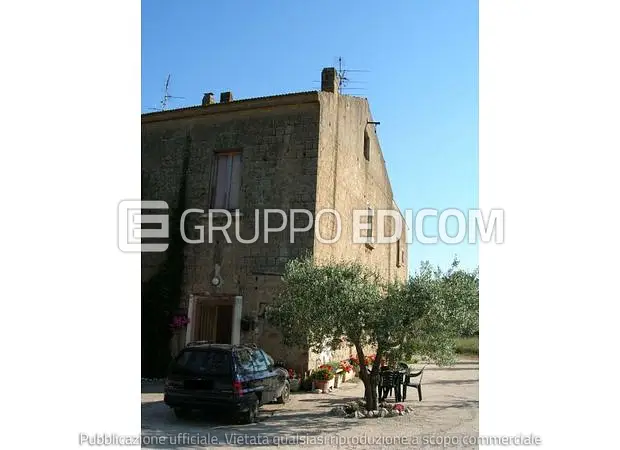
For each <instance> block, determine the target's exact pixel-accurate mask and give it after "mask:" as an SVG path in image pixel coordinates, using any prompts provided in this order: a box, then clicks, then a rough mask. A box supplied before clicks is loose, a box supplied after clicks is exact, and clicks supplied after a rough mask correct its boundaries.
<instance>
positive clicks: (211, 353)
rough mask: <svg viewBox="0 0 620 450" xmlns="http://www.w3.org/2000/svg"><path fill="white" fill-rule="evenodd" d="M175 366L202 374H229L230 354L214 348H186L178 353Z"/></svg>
mask: <svg viewBox="0 0 620 450" xmlns="http://www.w3.org/2000/svg"><path fill="white" fill-rule="evenodd" d="M175 366H176V368H177V371H178V369H181V371H185V372H190V373H195V374H203V375H229V374H230V373H231V370H230V369H231V367H230V354H229V353H228V352H222V351H216V350H187V351H185V352H183V353H181V354H180V355H179V357H178V358H177V359H176V361H175Z"/></svg>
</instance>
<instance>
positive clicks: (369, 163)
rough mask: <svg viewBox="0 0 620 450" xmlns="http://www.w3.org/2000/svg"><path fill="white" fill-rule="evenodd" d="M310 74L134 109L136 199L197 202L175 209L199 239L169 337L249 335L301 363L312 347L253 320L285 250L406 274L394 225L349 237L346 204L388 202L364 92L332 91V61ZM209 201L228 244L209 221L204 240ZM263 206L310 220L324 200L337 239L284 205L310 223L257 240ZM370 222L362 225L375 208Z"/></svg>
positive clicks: (150, 263)
mask: <svg viewBox="0 0 620 450" xmlns="http://www.w3.org/2000/svg"><path fill="white" fill-rule="evenodd" d="M321 80H322V81H321V90H320V91H318V92H317V91H314V92H300V93H291V94H284V95H275V96H270V97H262V98H252V99H244V100H233V98H232V94H231V93H230V92H225V93H222V94H221V96H220V101H219V102H215V101H214V99H213V95H212V94H205V95H204V98H203V101H202V104H201V105H200V106H195V107H189V108H182V109H176V110H168V111H161V112H154V113H149V114H143V115H142V199H143V200H164V201H166V202H167V203H168V205H169V207H170V210H171V211H173V210H175V209H178V208H179V207H180V203H182V204H183V206H184V208H185V209H186V210H187V209H188V208H194V209H198V210H203V211H204V214H201V213H200V212H192V213H188V214H187V215H186V224H185V228H186V229H187V230H188V232H187V236H188V238H190V239H196V238H198V237H199V231H198V230H197V228H196V227H200V226H204V230H205V231H204V243H200V244H187V245H185V247H184V250H182V251H183V258H184V265H183V267H184V269H183V282H182V286H181V299H180V302H179V303H180V306H181V308H185V310H186V311H187V312H188V315H189V316H190V321H191V322H190V325H189V326H188V327H187V330H186V331H185V332H184V335H183V336H181V337H180V342H179V343H178V345H183V344H184V342H185V341H187V340H213V341H218V342H231V341H232V342H233V343H236V342H239V341H240V342H254V343H256V344H258V345H260V346H262V347H263V348H264V349H265V350H266V351H267V352H269V353H270V354H272V356H273V357H274V358H276V359H280V360H286V361H287V362H288V364H289V366H293V367H296V368H298V370H306V369H308V368H313V367H314V366H315V365H316V364H318V362H319V361H318V358H319V355H314V354H312V353H309V352H304V351H303V350H302V351H300V350H294V349H287V348H285V347H284V346H283V345H282V344H281V343H280V336H279V334H278V332H277V330H274V329H271V328H270V327H269V325H268V324H266V323H265V321H264V320H263V318H264V309H265V306H266V305H267V304H269V302H270V301H271V300H272V298H273V296H274V293H275V291H276V289H277V287H278V285H279V284H280V283H281V274H282V271H283V269H284V265H285V264H286V262H287V261H288V260H289V259H291V258H296V257H299V256H301V255H303V254H310V255H313V257H314V258H316V259H317V260H324V259H328V258H336V259H357V260H359V261H361V262H363V263H364V264H367V265H369V266H372V267H374V268H375V269H377V270H379V271H380V272H381V273H382V274H383V276H384V277H385V278H389V279H393V278H399V279H404V278H405V277H406V275H407V273H408V270H407V246H406V245H405V229H404V227H403V229H402V230H400V233H396V234H397V235H400V239H399V240H398V241H397V242H395V243H391V244H375V245H372V244H368V243H353V239H352V235H353V223H354V213H353V211H354V210H367V211H371V212H372V211H375V210H377V211H378V210H393V211H396V212H397V213H398V214H400V211H399V210H398V207H397V206H396V204H395V202H394V199H393V195H392V189H391V186H390V181H389V178H388V174H387V170H386V167H385V162H384V159H383V155H382V152H381V148H380V145H379V141H378V139H377V135H376V132H375V127H376V126H377V124H376V123H374V122H373V118H372V116H371V113H370V109H369V105H368V101H367V100H366V99H365V98H359V97H354V96H349V95H342V94H340V93H339V79H338V75H337V72H336V70H335V69H333V68H326V69H323V71H322V78H321ZM183 186H184V189H182V187H183ZM181 192H183V194H182V196H183V199H182V202H181V200H180V199H179V193H181ZM213 209H225V210H230V211H233V212H232V214H231V215H230V218H231V223H230V228H229V231H228V235H229V237H230V240H231V242H230V243H229V242H227V239H226V236H225V235H224V233H223V232H221V231H216V232H214V233H213V238H212V239H210V236H209V230H208V224H209V222H208V219H209V216H208V211H209V210H213ZM266 209H279V210H283V211H285V212H286V215H287V219H290V218H291V216H290V215H289V211H291V210H293V209H303V210H307V211H309V212H310V213H311V214H312V216H313V217H315V218H316V215H317V213H319V211H322V210H326V209H331V210H335V211H337V212H338V213H339V216H340V220H341V237H340V239H339V240H338V241H337V242H334V243H331V244H329V243H323V242H320V241H319V239H318V238H317V233H316V231H317V230H316V227H315V226H314V225H312V224H311V223H310V222H309V217H308V216H307V215H306V214H296V215H295V219H294V223H295V226H296V227H297V228H298V229H299V228H304V227H307V226H310V225H312V227H311V228H310V229H308V230H307V231H305V232H299V233H296V234H295V239H294V242H292V240H291V238H290V224H289V226H287V227H286V229H285V230H283V231H281V232H274V233H271V234H269V237H268V239H269V240H268V242H267V243H266V242H265V240H264V237H263V231H262V230H263V226H264V222H263V219H264V214H263V212H264V211H265V210H266ZM256 211H259V212H260V213H259V216H258V219H259V222H258V223H257V221H256V219H257V217H256V216H255V214H256ZM214 217H215V218H214V219H213V220H215V222H214V223H215V224H216V225H226V224H227V223H228V217H226V216H224V215H222V213H219V214H214ZM370 220H371V221H372V225H371V226H372V231H371V233H373V234H374V233H375V232H376V231H375V230H376V228H377V226H378V224H377V223H376V216H371V219H370ZM362 221H363V220H362ZM268 222H269V223H268V224H269V226H271V227H274V228H276V227H278V226H281V225H282V224H283V218H282V217H281V216H279V215H278V214H270V215H269V221H268ZM289 222H290V220H289ZM335 223H336V218H335V216H334V214H333V213H325V214H323V215H322V216H321V219H320V221H318V228H319V231H320V232H321V236H323V237H324V239H329V238H331V237H334V234H335V232H336V231H337V230H336V226H335ZM256 226H258V227H259V228H260V230H261V231H260V238H259V239H258V240H257V241H256V242H254V243H251V244H247V243H241V242H239V241H238V239H237V238H236V235H239V236H241V237H242V238H244V239H251V238H252V237H253V236H255V233H256V228H255V227H256ZM390 227H394V222H392V221H390V220H388V221H387V222H386V229H387V230H388V231H390ZM237 230H238V233H237V234H235V233H236V232H237ZM392 231H394V230H392ZM387 234H389V233H387ZM209 241H210V242H209ZM166 257H170V255H169V254H166V253H143V254H142V282H143V286H144V283H146V282H148V280H149V279H150V278H151V277H152V276H153V275H154V274H155V273H157V271H158V270H160V269H161V266H162V264H163V263H164V260H165V258H166ZM143 325H144V324H143ZM349 351H350V349H349V348H346V349H342V350H340V351H339V352H337V353H338V355H337V356H342V357H347V356H349Z"/></svg>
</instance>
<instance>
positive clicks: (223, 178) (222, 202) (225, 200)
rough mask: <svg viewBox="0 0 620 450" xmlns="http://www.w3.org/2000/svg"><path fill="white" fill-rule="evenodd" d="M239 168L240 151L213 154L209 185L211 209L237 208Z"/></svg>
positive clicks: (240, 160) (240, 165)
mask: <svg viewBox="0 0 620 450" xmlns="http://www.w3.org/2000/svg"><path fill="white" fill-rule="evenodd" d="M241 169H242V159H241V152H239V151H235V152H220V153H216V154H215V165H214V170H213V181H212V186H211V190H212V192H211V208H212V209H237V208H239V192H240V190H241Z"/></svg>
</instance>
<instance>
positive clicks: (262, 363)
mask: <svg viewBox="0 0 620 450" xmlns="http://www.w3.org/2000/svg"><path fill="white" fill-rule="evenodd" d="M252 361H253V362H254V368H255V369H256V371H257V372H262V371H264V370H267V369H268V365H267V360H266V359H265V357H264V356H263V352H262V351H260V350H254V351H253V352H252Z"/></svg>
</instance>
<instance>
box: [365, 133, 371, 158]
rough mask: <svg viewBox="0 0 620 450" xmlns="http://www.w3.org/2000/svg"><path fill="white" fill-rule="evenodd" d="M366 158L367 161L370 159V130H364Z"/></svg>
mask: <svg viewBox="0 0 620 450" xmlns="http://www.w3.org/2000/svg"><path fill="white" fill-rule="evenodd" d="M364 158H365V159H366V161H370V137H368V131H364Z"/></svg>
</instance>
